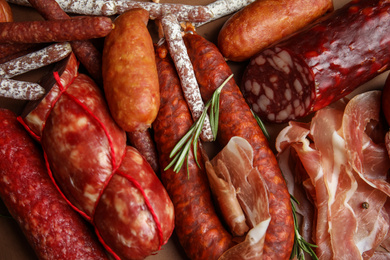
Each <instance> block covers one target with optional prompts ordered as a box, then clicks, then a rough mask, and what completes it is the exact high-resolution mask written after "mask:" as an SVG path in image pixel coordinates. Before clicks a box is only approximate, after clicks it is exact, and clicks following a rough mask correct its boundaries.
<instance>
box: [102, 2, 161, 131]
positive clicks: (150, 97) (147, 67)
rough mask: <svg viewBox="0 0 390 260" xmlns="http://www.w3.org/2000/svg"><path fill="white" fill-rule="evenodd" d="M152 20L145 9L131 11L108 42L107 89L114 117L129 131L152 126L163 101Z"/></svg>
mask: <svg viewBox="0 0 390 260" xmlns="http://www.w3.org/2000/svg"><path fill="white" fill-rule="evenodd" d="M148 20H149V13H148V12H147V11H146V10H144V9H133V10H130V11H127V12H125V13H123V14H122V15H120V16H119V17H118V18H117V19H116V20H115V21H114V23H115V28H114V29H113V30H112V32H111V33H110V34H109V35H108V36H107V37H106V39H105V42H104V48H103V68H102V70H103V85H104V92H105V95H106V99H107V102H108V105H109V108H110V111H111V114H112V116H113V118H114V119H115V121H116V122H117V123H118V124H119V126H120V127H122V128H123V129H124V130H125V131H126V132H132V131H139V130H145V129H147V128H149V127H150V126H151V124H152V122H153V121H154V119H155V118H156V116H157V112H158V107H159V104H160V92H159V86H158V76H157V68H156V62H155V58H154V49H153V41H152V38H151V36H150V34H149V31H148V28H147V26H146V25H147V23H148Z"/></svg>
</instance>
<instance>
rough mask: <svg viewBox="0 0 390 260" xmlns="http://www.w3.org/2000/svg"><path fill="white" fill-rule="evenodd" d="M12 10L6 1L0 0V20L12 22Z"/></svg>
mask: <svg viewBox="0 0 390 260" xmlns="http://www.w3.org/2000/svg"><path fill="white" fill-rule="evenodd" d="M13 20H14V18H13V16H12V10H11V7H10V6H9V4H8V3H7V1H5V0H0V22H12V21H13Z"/></svg>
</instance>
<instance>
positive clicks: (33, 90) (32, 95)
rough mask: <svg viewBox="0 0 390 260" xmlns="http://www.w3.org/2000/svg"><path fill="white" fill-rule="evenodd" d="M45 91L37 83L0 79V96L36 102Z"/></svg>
mask: <svg viewBox="0 0 390 260" xmlns="http://www.w3.org/2000/svg"><path fill="white" fill-rule="evenodd" d="M44 94H45V89H43V88H42V86H40V85H39V84H37V83H32V82H27V81H21V80H14V79H7V78H1V77H0V96H2V97H7V98H12V99H19V100H37V99H40V98H42V97H43V95H44Z"/></svg>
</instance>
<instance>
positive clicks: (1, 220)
mask: <svg viewBox="0 0 390 260" xmlns="http://www.w3.org/2000/svg"><path fill="white" fill-rule="evenodd" d="M160 2H166V3H167V2H170V3H185V4H202V5H203V4H207V3H210V2H212V1H207V0H201V1H196V2H195V1H184V0H182V1H172V0H171V1H163V0H161V1H160ZM347 2H348V1H346V0H334V5H335V8H338V7H340V6H342V5H343V4H345V3H347ZM11 7H12V10H13V15H14V19H15V20H16V21H23V20H37V19H42V18H41V17H40V16H39V14H37V13H36V12H35V11H34V10H33V9H31V8H29V7H20V6H15V5H11ZM227 18H228V17H224V18H221V19H218V20H216V21H214V22H212V23H209V24H207V25H204V26H202V27H200V28H198V33H199V34H201V35H203V36H204V37H205V38H207V39H208V40H210V41H212V42H214V43H215V42H216V39H217V35H218V32H219V30H220V28H221V27H222V25H223V23H224V22H225V21H226V20H227ZM149 27H150V32H151V34H152V36H153V38H154V40H155V41H157V37H156V35H157V34H156V31H155V27H154V24H153V21H150V23H149ZM98 43H99V42H98ZM229 65H230V66H231V68H232V70H233V72H234V74H235V79H236V81H237V82H238V83H239V82H240V77H241V74H242V71H243V69H244V68H245V65H246V64H245V62H244V63H229ZM45 70H47V68H43V69H39V70H37V71H34V72H30V73H27V74H25V75H23V76H21V77H20V78H23V79H25V80H29V81H32V82H36V81H38V80H39V78H40V76H41V75H42V73H43V72H45ZM386 76H387V73H384V74H382V75H381V76H379V77H377V78H375V79H374V80H372V81H370V82H368V83H367V84H365V85H364V86H362V87H360V88H359V89H358V90H356V91H355V92H353V93H352V94H350V96H353V95H355V94H357V93H360V92H363V91H366V90H369V89H380V88H382V86H383V83H384V81H385V79H386ZM24 104H25V102H23V101H15V100H11V99H6V98H1V97H0V107H4V108H9V109H11V110H13V111H15V112H16V113H20V112H21V111H22V108H23V106H24ZM282 127H283V125H267V128H268V131H269V132H270V134H271V137H272V139H274V138H275V137H276V135H277V134H278V132H279V130H280V129H281V128H282ZM271 145H272V146H273V144H272V143H271ZM0 214H3V215H7V211H6V209H5V207H4V205H3V204H2V203H1V201H0ZM32 259H36V257H35V255H34V252H33V251H32V249H31V248H30V246H29V245H28V244H27V242H26V240H25V238H24V237H23V234H21V232H20V230H19V228H18V226H17V225H16V223H15V222H14V220H13V219H11V218H9V217H3V216H0V260H32ZM147 259H148V260H153V259H160V260H161V259H169V260H174V259H175V260H176V259H186V257H185V254H184V253H183V250H182V248H181V247H180V245H179V243H178V241H177V238H176V236H175V235H173V236H172V237H171V239H170V241H169V242H168V244H166V245H165V246H164V247H163V248H162V250H161V251H159V252H158V253H157V254H156V255H153V256H150V257H148V258H147Z"/></svg>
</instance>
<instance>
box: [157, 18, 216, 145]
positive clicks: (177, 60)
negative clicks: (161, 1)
mask: <svg viewBox="0 0 390 260" xmlns="http://www.w3.org/2000/svg"><path fill="white" fill-rule="evenodd" d="M161 22H162V26H163V30H164V34H165V38H166V40H167V44H168V49H169V52H170V54H171V57H172V60H173V62H174V64H175V67H176V70H177V72H178V75H179V78H180V82H181V85H182V89H183V94H184V97H185V99H186V101H187V104H188V107H189V109H190V111H191V114H192V117H193V119H194V121H195V120H197V119H198V118H199V117H200V116H201V114H202V112H203V110H204V108H205V105H204V103H203V100H202V96H201V94H200V90H199V86H198V82H197V80H196V77H195V72H194V68H193V67H192V63H191V60H190V58H189V56H188V54H187V48H186V46H185V44H184V41H183V37H182V34H181V26H180V24H179V23H178V21H177V18H176V17H175V16H174V15H167V16H165V17H164V18H163V19H162V20H161ZM201 138H202V140H203V141H208V142H211V141H213V140H214V137H213V133H212V131H211V126H210V120H209V118H208V116H206V119H205V122H204V125H203V129H202V133H201Z"/></svg>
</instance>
